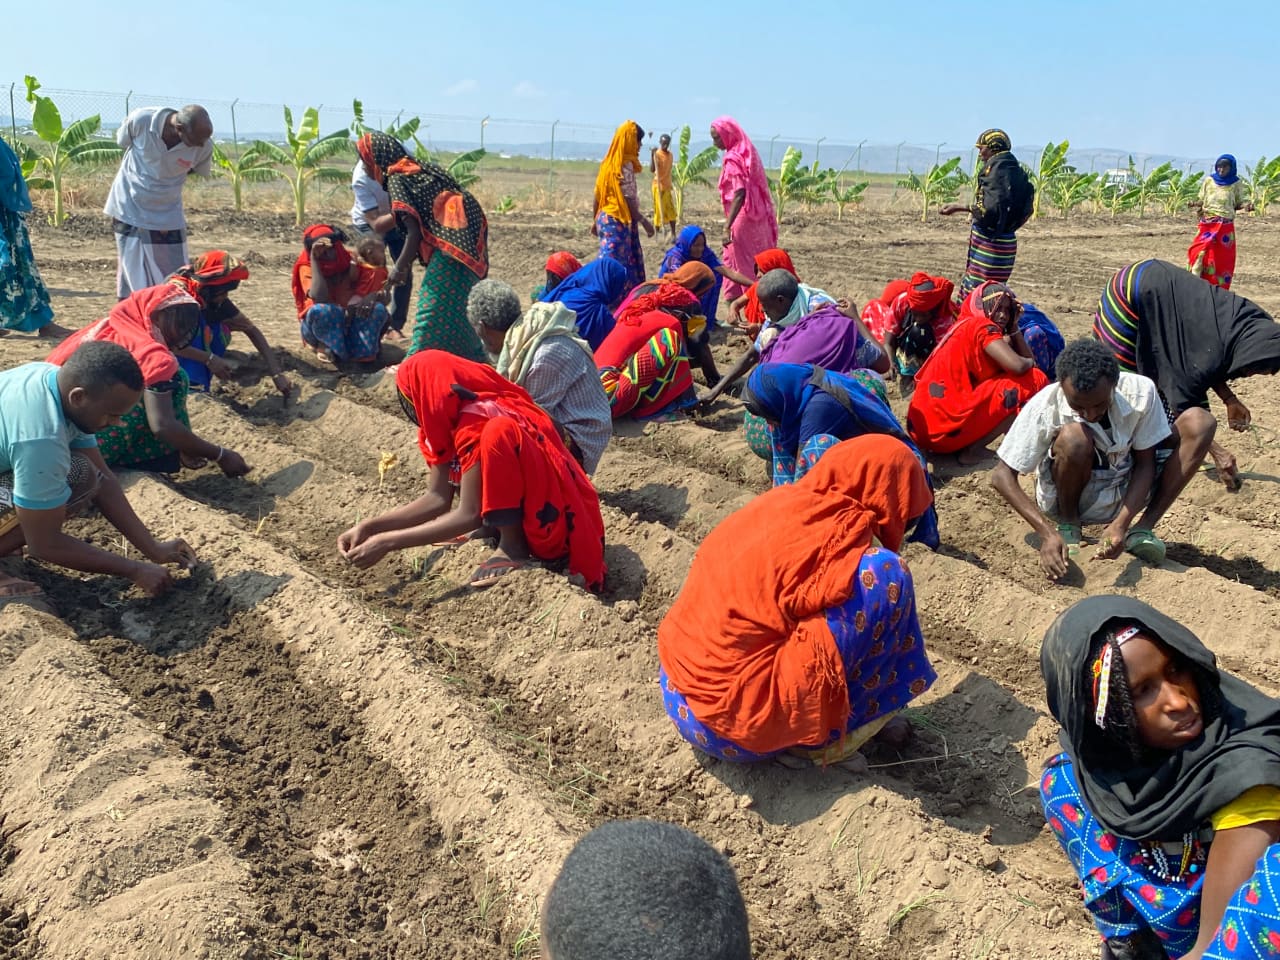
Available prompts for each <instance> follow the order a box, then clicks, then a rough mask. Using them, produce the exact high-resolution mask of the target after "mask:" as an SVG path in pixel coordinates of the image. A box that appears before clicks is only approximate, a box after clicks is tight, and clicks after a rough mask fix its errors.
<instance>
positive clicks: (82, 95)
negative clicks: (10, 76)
mask: <svg viewBox="0 0 1280 960" xmlns="http://www.w3.org/2000/svg"><path fill="white" fill-rule="evenodd" d="M6 88H7V89H6ZM40 92H41V93H42V94H43V95H45V96H47V97H50V98H51V99H52V100H53V101H54V102H55V103H56V104H57V105H58V108H59V110H60V111H61V113H62V118H63V121H64V122H67V123H69V122H71V121H73V120H79V119H82V118H84V117H88V116H92V115H94V114H98V115H99V116H101V118H102V128H103V131H104V133H110V132H111V131H113V130H115V128H116V127H117V126H118V125H119V123H120V122H121V120H123V119H124V117H125V116H126V115H127V114H128V113H129V111H130V110H133V109H136V108H138V107H143V106H168V107H180V106H182V105H183V104H187V103H200V104H202V105H203V106H204V107H205V108H206V109H207V110H208V111H209V115H210V116H211V117H212V119H213V125H214V130H215V131H216V133H215V136H216V138H217V139H218V140H219V141H221V142H230V143H235V144H238V143H243V142H248V141H252V140H256V139H263V140H271V141H276V142H280V141H283V139H284V112H283V108H282V105H281V104H278V103H262V102H260V101H250V100H240V99H238V98H237V99H235V100H210V99H207V98H202V97H190V96H182V97H175V96H163V95H158V94H153V93H145V92H140V91H133V90H130V91H126V92H115V93H112V92H105V91H100V90H53V89H42V90H41V91H40ZM6 95H7V99H8V102H7V104H6V103H5V102H4V99H3V98H4V97H5V96H6ZM304 106H306V105H303V104H298V105H295V106H294V119H295V122H296V120H297V119H298V116H299V115H300V114H301V112H302V109H303V108H304ZM316 107H317V110H318V111H319V114H320V132H321V133H322V134H323V133H329V132H331V131H334V130H341V129H342V128H344V127H348V126H350V125H351V123H352V120H353V111H352V105H351V104H349V103H342V104H318V105H316ZM6 108H7V111H8V114H9V115H8V116H7V117H3V118H0V119H3V126H4V127H6V128H8V129H9V130H10V131H11V132H12V133H13V134H15V135H17V134H21V133H23V131H24V130H25V129H28V128H29V127H30V123H31V107H30V105H29V104H28V103H27V102H26V99H25V90H24V86H23V84H22V83H21V82H10V83H8V84H4V85H2V86H0V112H2V111H4V110H5V109H6ZM410 117H417V118H418V119H419V120H420V121H421V125H420V127H419V130H418V137H419V139H420V140H422V142H423V143H424V144H426V146H427V147H428V149H430V150H433V151H435V150H442V151H446V152H455V151H462V150H471V149H474V148H476V147H484V148H485V149H486V150H488V151H490V152H492V153H497V154H508V155H511V156H522V157H532V158H540V159H546V160H548V161H549V162H554V161H556V160H599V159H600V158H601V157H602V156H603V155H604V152H605V149H606V148H607V147H608V144H609V140H610V138H611V137H612V136H613V131H614V128H613V127H610V126H602V125H600V124H590V123H579V122H576V121H570V120H555V119H553V120H522V119H512V118H508V117H493V116H481V117H475V116H455V115H449V114H439V113H431V112H429V111H426V110H416V109H412V108H408V107H378V106H365V107H364V119H365V122H366V123H367V124H368V125H369V126H372V127H378V128H385V127H386V126H388V125H389V124H392V123H396V122H397V121H398V122H404V121H405V120H408V119H409V118H410ZM668 119H669V118H668ZM640 123H641V125H642V126H644V127H645V128H646V130H649V131H650V138H651V140H656V138H657V136H658V135H659V134H661V133H670V134H671V136H672V139H673V140H674V139H676V138H677V137H678V135H679V131H680V126H681V125H679V124H671V123H656V122H652V118H651V119H650V121H648V122H647V121H646V120H645V119H643V118H640ZM752 139H753V140H754V141H755V143H756V146H757V147H758V148H759V149H760V153H761V156H762V157H763V158H764V160H765V164H766V166H768V167H769V168H770V169H777V167H778V165H779V164H780V163H781V162H782V157H783V155H784V154H785V152H786V149H787V147H789V146H794V147H795V148H796V149H797V150H799V151H801V153H802V154H803V158H804V162H805V163H806V164H810V163H812V162H814V161H818V162H819V163H820V164H821V165H822V167H824V168H826V167H831V168H833V169H836V170H844V171H849V172H868V173H882V174H888V173H895V174H896V173H906V172H907V171H916V172H923V171H925V170H927V169H928V168H929V167H930V166H931V165H932V164H934V163H937V162H939V161H941V160H946V159H949V158H950V157H955V156H958V157H960V158H961V161H962V163H963V164H965V167H966V169H972V168H973V166H974V163H975V162H976V160H977V152H976V150H975V148H974V147H973V146H972V144H971V143H947V142H945V141H943V142H940V143H929V144H924V143H912V142H909V141H906V140H904V141H902V142H900V143H884V142H874V141H871V140H870V139H866V140H861V141H859V142H856V143H855V142H850V141H847V140H844V139H831V138H828V137H814V136H792V135H788V134H782V133H770V132H767V131H760V130H754V131H752ZM710 142H711V141H710V135H709V132H708V131H706V130H702V129H696V128H695V129H694V131H693V143H692V150H693V151H694V152H696V151H698V150H701V149H703V148H705V147H706V146H708V145H709V144H710ZM1042 149H1043V147H1042V146H1039V145H1028V144H1015V148H1014V150H1015V153H1017V154H1018V155H1019V157H1020V158H1021V159H1022V160H1023V161H1025V162H1027V163H1031V164H1034V163H1035V161H1036V159H1037V158H1038V157H1039V155H1040V152H1041V150H1042ZM1131 155H1132V156H1133V159H1134V164H1135V165H1136V166H1137V167H1139V168H1140V169H1141V170H1143V172H1145V171H1146V169H1147V168H1148V167H1155V166H1157V165H1159V164H1160V163H1163V162H1165V161H1171V162H1173V164H1174V165H1175V166H1176V167H1178V168H1180V169H1186V170H1192V169H1198V170H1208V169H1209V168H1210V167H1211V166H1212V164H1213V158H1212V157H1178V156H1169V155H1158V154H1150V153H1141V152H1134V153H1132V154H1131V153H1130V152H1128V151H1125V150H1073V151H1071V153H1069V154H1068V157H1067V160H1068V162H1069V163H1070V164H1072V165H1073V166H1074V167H1075V168H1076V169H1077V170H1079V171H1081V172H1083V173H1089V172H1094V171H1103V170H1107V169H1114V168H1127V167H1128V164H1129V157H1130V156H1131Z"/></svg>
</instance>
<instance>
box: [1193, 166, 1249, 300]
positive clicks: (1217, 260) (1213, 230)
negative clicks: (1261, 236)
mask: <svg viewBox="0 0 1280 960" xmlns="http://www.w3.org/2000/svg"><path fill="white" fill-rule="evenodd" d="M1191 209H1193V210H1195V211H1196V212H1198V213H1199V214H1200V226H1199V228H1198V229H1197V230H1196V236H1195V239H1194V240H1192V241H1191V246H1190V247H1188V248H1187V269H1188V270H1190V271H1191V272H1192V273H1194V274H1195V275H1196V276H1197V277H1200V278H1201V279H1203V280H1207V281H1208V282H1209V283H1210V284H1212V285H1213V286H1215V287H1222V288H1223V289H1224V290H1229V289H1230V288H1231V277H1232V276H1233V275H1234V274H1235V272H1236V211H1237V210H1252V209H1253V204H1252V203H1251V202H1250V201H1249V188H1248V186H1247V185H1246V184H1245V182H1244V181H1243V180H1241V179H1240V175H1239V174H1238V173H1236V158H1235V157H1233V156H1232V155H1231V154H1229V153H1224V154H1223V155H1222V156H1220V157H1219V158H1218V159H1217V160H1216V161H1214V164H1213V173H1211V174H1209V175H1208V176H1207V177H1205V178H1204V183H1202V184H1201V185H1200V196H1199V198H1198V199H1197V200H1196V201H1195V202H1194V203H1192V204H1191Z"/></svg>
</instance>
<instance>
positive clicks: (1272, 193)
mask: <svg viewBox="0 0 1280 960" xmlns="http://www.w3.org/2000/svg"><path fill="white" fill-rule="evenodd" d="M1245 172H1246V173H1247V174H1248V176H1249V194H1250V196H1249V199H1250V200H1251V201H1252V202H1253V212H1254V215H1255V216H1259V217H1260V216H1262V215H1263V214H1265V213H1266V212H1267V207H1269V206H1271V202H1272V201H1273V200H1275V199H1276V198H1277V197H1280V156H1275V157H1272V158H1271V159H1270V160H1268V159H1267V158H1266V157H1259V158H1258V162H1257V164H1256V165H1254V166H1252V167H1245Z"/></svg>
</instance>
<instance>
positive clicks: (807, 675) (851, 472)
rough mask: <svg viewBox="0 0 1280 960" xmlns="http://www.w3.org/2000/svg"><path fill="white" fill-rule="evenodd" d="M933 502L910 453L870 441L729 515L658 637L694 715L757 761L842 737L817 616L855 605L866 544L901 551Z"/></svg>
mask: <svg viewBox="0 0 1280 960" xmlns="http://www.w3.org/2000/svg"><path fill="white" fill-rule="evenodd" d="M932 502H933V494H932V493H930V492H929V484H928V481H927V479H926V477H925V473H924V468H923V467H921V466H920V462H919V461H918V460H917V459H916V457H915V455H914V454H913V453H912V452H911V450H910V449H909V448H908V447H907V445H906V444H904V443H902V441H900V440H896V439H894V438H893V437H889V436H884V435H882V434H867V435H864V436H861V437H855V438H854V439H852V440H845V441H844V442H843V443H839V444H837V445H836V446H834V447H832V448H831V449H830V450H828V451H827V452H826V453H825V454H824V455H823V457H822V459H821V460H819V461H818V463H817V465H816V466H814V467H813V469H811V470H810V471H809V472H808V473H807V474H805V476H804V478H803V479H802V480H800V481H799V482H798V483H796V484H794V485H791V486H784V487H775V488H774V489H772V490H770V491H769V492H768V493H765V494H762V495H761V496H759V497H756V499H755V500H753V501H751V503H749V504H747V505H746V506H745V507H743V508H742V509H741V510H738V511H737V512H736V513H733V514H730V515H729V516H728V517H726V518H725V519H724V520H723V521H722V522H721V523H720V525H719V526H717V527H716V528H715V529H714V530H712V531H711V533H710V534H709V535H708V536H707V538H706V539H705V540H703V541H702V546H701V547H699V548H698V552H697V553H696V554H695V555H694V558H693V565H692V567H691V568H690V570H689V576H688V578H687V579H686V580H685V585H684V589H683V590H682V591H681V592H680V596H679V597H678V598H677V599H676V602H675V603H674V604H673V605H672V607H671V609H670V611H669V612H668V613H667V616H666V618H665V619H664V620H663V621H662V624H661V626H659V628H658V659H659V660H661V662H662V666H663V667H664V668H665V669H666V672H667V676H668V678H669V679H670V681H671V683H672V686H674V687H675V689H677V690H679V691H680V692H681V693H682V694H684V697H685V700H686V701H687V702H688V704H689V708H690V709H691V710H692V711H693V713H694V716H695V717H697V719H698V720H699V721H701V722H702V723H704V724H706V725H707V726H708V727H710V728H711V729H712V730H714V731H715V732H716V733H717V734H719V735H720V736H722V737H725V738H726V739H729V740H732V741H733V742H734V743H736V744H738V745H740V746H742V747H745V748H746V749H748V750H751V751H753V752H756V753H768V752H770V751H773V750H781V749H784V748H787V747H793V746H820V745H821V744H822V743H823V742H824V741H825V740H826V738H827V737H828V736H829V735H830V733H831V731H832V730H843V729H844V727H845V724H846V723H847V722H848V719H849V710H850V707H849V692H848V687H847V685H846V682H845V672H844V665H843V662H842V660H841V657H840V652H839V650H838V649H837V648H836V643H835V638H834V637H833V636H832V635H831V629H830V628H829V627H828V626H827V621H826V611H827V610H828V609H830V608H832V607H836V606H839V605H840V604H842V603H844V602H845V601H846V600H848V599H849V598H850V597H851V596H852V595H853V591H854V586H853V583H854V576H855V574H856V573H857V570H858V564H859V563H860V561H861V560H862V555H863V553H864V552H865V551H866V549H867V548H868V547H869V546H871V538H872V537H876V538H877V539H879V541H880V542H881V543H882V544H883V545H884V546H885V547H886V548H887V549H889V550H893V551H897V550H898V549H899V548H900V547H901V546H902V538H903V536H904V535H905V533H906V528H907V525H908V523H909V522H910V521H911V520H912V519H914V518H916V517H918V516H920V515H921V514H923V513H924V512H925V510H926V509H928V507H929V504H930V503H932ZM867 615H868V616H872V615H874V613H873V611H867Z"/></svg>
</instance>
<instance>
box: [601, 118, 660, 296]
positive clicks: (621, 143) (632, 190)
mask: <svg viewBox="0 0 1280 960" xmlns="http://www.w3.org/2000/svg"><path fill="white" fill-rule="evenodd" d="M643 139H644V131H643V130H641V129H640V125H639V124H638V123H636V122H635V121H634V120H628V121H626V122H625V123H624V124H622V126H620V127H618V129H617V130H616V131H614V134H613V141H612V142H611V143H610V144H609V152H608V153H606V154H605V157H604V160H603V161H602V162H601V163H600V170H599V172H598V173H597V174H596V192H595V210H594V215H595V222H594V223H593V224H592V225H591V234H592V236H595V237H599V238H600V256H602V257H609V258H610V259H613V260H617V261H618V262H619V263H620V264H622V265H623V266H624V267H625V268H626V270H627V286H628V287H634V286H635V285H636V284H638V283H643V282H644V252H643V251H642V250H641V249H640V228H641V227H644V230H645V233H646V234H647V235H649V236H651V237H652V236H653V222H652V221H651V220H649V218H648V217H646V216H645V215H644V214H643V213H641V212H640V194H639V192H638V191H637V190H636V174H637V173H639V172H640V169H641V167H640V141H641V140H643Z"/></svg>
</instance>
